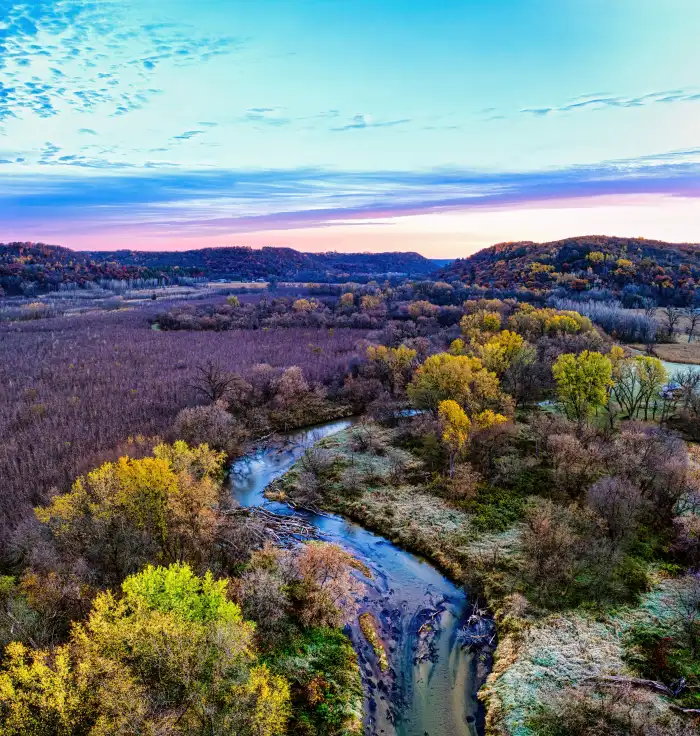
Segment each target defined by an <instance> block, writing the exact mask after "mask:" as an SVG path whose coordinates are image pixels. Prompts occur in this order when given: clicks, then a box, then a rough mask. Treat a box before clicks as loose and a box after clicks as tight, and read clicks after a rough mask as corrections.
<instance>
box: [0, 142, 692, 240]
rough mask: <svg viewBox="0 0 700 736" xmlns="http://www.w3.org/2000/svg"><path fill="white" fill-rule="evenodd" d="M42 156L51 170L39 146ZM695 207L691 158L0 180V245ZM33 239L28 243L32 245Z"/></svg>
mask: <svg viewBox="0 0 700 736" xmlns="http://www.w3.org/2000/svg"><path fill="white" fill-rule="evenodd" d="M45 155H47V156H51V157H53V158H55V159H57V160H58V161H60V158H61V157H60V150H59V149H57V147H55V146H51V144H47V146H46V153H45ZM630 194H637V195H641V194H659V195H668V196H682V197H700V149H692V150H686V151H673V152H670V153H665V154H658V155H654V156H649V157H642V158H639V159H633V160H624V161H612V162H607V163H603V164H600V165H597V166H574V167H568V168H561V169H556V170H547V171H539V172H501V173H484V172H472V171H461V170H452V169H440V170H435V171H425V172H390V171H386V172H350V171H346V172H337V171H328V170H324V169H294V170H287V171H191V172H180V171H155V170H153V171H147V172H134V173H133V174H129V173H128V172H127V173H123V174H122V175H119V176H116V175H111V176H99V177H90V178H89V179H87V180H86V179H84V178H81V177H75V176H70V175H55V176H51V177H33V176H28V175H24V176H23V175H14V176H13V177H11V178H8V179H5V180H2V179H0V208H2V210H3V212H4V213H6V215H5V217H4V218H3V223H2V225H0V240H2V239H3V238H4V239H7V238H9V237H17V236H18V233H19V232H20V231H22V232H24V233H26V237H30V235H31V234H32V229H33V228H34V231H38V234H39V235H40V234H41V233H42V232H45V231H47V230H49V231H52V232H57V231H61V232H66V233H94V236H95V245H94V247H95V248H97V247H99V236H100V234H101V233H106V232H113V231H119V230H120V229H126V230H129V231H130V232H133V231H138V232H141V233H143V234H163V233H170V234H178V235H180V236H185V237H196V236H198V235H199V236H205V235H207V236H210V235H217V234H220V235H221V236H222V237H225V236H227V235H230V234H232V233H252V232H260V231H268V230H292V229H297V228H323V227H329V226H332V225H337V224H339V223H344V224H352V223H361V222H362V221H365V220H377V219H378V220H381V219H386V218H397V217H402V216H408V215H418V214H426V213H440V212H450V211H459V210H468V209H473V208H505V207H512V206H528V205H535V204H540V203H543V202H552V203H556V202H558V201H561V200H568V199H572V198H591V199H592V198H596V197H601V196H611V195H630ZM34 237H37V235H35V236H34Z"/></svg>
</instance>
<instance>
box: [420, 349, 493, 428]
mask: <svg viewBox="0 0 700 736" xmlns="http://www.w3.org/2000/svg"><path fill="white" fill-rule="evenodd" d="M408 395H409V398H410V399H411V401H412V402H413V404H414V406H416V407H417V408H418V409H427V410H429V411H437V409H438V406H439V404H440V402H441V401H445V400H447V399H452V400H453V401H456V402H457V403H458V404H459V405H460V406H461V407H463V408H464V409H465V410H466V411H467V412H468V413H469V414H472V413H478V412H480V411H482V410H483V409H484V408H486V405H487V404H488V403H491V402H495V401H497V400H498V399H499V398H500V397H501V392H500V389H499V384H498V378H497V377H496V374H495V373H493V372H492V371H489V370H487V369H486V368H485V367H484V364H483V363H482V361H481V360H480V359H479V358H473V357H471V356H468V355H451V354H450V353H437V354H436V355H431V356H429V357H428V358H426V359H425V361H424V362H423V363H422V364H421V365H420V366H419V367H418V369H417V370H416V372H415V374H414V376H413V380H412V381H411V383H410V384H409V385H408Z"/></svg>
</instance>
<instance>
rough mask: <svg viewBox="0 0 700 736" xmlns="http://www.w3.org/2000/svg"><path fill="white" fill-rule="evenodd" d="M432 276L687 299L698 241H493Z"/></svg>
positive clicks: (696, 282) (696, 281)
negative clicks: (605, 290)
mask: <svg viewBox="0 0 700 736" xmlns="http://www.w3.org/2000/svg"><path fill="white" fill-rule="evenodd" d="M434 278H437V279H440V280H444V281H450V282H454V281H460V282H462V283H465V284H469V285H475V286H481V287H486V288H494V289H518V288H526V289H535V290H541V291H548V290H552V289H555V288H558V289H561V290H564V291H571V292H586V291H590V290H592V289H599V290H600V289H607V290H609V291H610V292H612V293H613V294H618V295H619V294H622V293H623V292H625V293H629V294H636V293H639V294H640V295H641V296H653V297H655V298H659V297H663V300H664V301H665V302H667V301H669V300H674V299H680V300H686V301H687V299H686V297H688V296H689V295H691V294H694V293H695V291H696V289H698V290H700V244H698V243H666V242H663V241H661V240H646V239H645V238H618V237H610V236H605V235H584V236H580V237H574V238H565V239H563V240H554V241H551V242H546V243H535V242H532V241H518V242H511V243H497V244H496V245H492V246H490V247H488V248H484V249H483V250H480V251H478V252H477V253H474V254H473V255H471V256H469V257H467V258H460V259H457V260H456V261H454V262H453V263H451V264H449V265H448V266H447V267H445V268H441V269H438V270H437V271H436V272H435V274H434Z"/></svg>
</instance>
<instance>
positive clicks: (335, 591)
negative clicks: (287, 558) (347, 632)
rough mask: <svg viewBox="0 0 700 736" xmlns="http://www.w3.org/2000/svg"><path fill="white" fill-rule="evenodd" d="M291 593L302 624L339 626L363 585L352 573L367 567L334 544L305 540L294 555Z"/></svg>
mask: <svg viewBox="0 0 700 736" xmlns="http://www.w3.org/2000/svg"><path fill="white" fill-rule="evenodd" d="M295 568H296V571H297V575H298V580H299V582H298V584H297V586H296V588H295V597H296V599H297V603H298V604H299V607H300V619H301V621H302V623H303V624H304V625H305V626H331V627H335V626H340V625H342V623H343V621H346V620H347V619H348V617H349V616H350V615H352V614H354V613H355V611H356V608H357V600H358V599H359V597H360V594H361V593H362V592H363V590H364V586H363V585H362V583H360V581H359V580H358V579H357V578H356V577H355V575H354V572H353V571H355V570H358V571H360V572H362V573H363V574H364V575H365V576H366V577H371V573H370V571H369V570H368V569H367V568H366V567H365V566H364V565H363V564H362V563H360V562H359V561H358V560H356V559H355V558H354V557H353V556H352V555H351V554H350V553H349V552H347V551H346V550H344V549H343V548H342V547H339V546H338V545H337V544H330V543H328V542H308V543H307V544H305V545H303V546H302V548H301V550H300V551H299V552H298V554H297V557H296V559H295Z"/></svg>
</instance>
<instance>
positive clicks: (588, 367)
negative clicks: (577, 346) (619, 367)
mask: <svg viewBox="0 0 700 736" xmlns="http://www.w3.org/2000/svg"><path fill="white" fill-rule="evenodd" d="M612 369H613V366H612V362H611V360H610V358H608V357H607V356H606V355H601V353H596V352H591V351H589V350H584V351H583V352H582V353H581V354H580V355H574V354H573V353H563V354H562V355H560V356H559V357H558V358H557V359H556V361H555V363H554V365H553V366H552V374H553V375H554V380H555V381H556V383H557V396H558V397H559V400H560V401H561V403H562V405H563V406H564V411H565V412H566V415H567V417H569V419H574V420H576V421H577V422H583V421H585V420H586V419H588V417H589V416H590V415H591V414H592V413H593V412H594V411H595V410H596V409H598V408H600V407H603V406H605V404H606V401H607V396H608V389H609V387H610V385H611V383H612Z"/></svg>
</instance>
